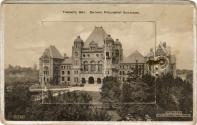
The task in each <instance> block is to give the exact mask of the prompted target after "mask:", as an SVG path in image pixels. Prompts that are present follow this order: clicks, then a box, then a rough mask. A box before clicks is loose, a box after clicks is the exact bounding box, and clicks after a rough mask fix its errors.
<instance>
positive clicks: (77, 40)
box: [74, 36, 83, 43]
mask: <svg viewBox="0 0 197 125" xmlns="http://www.w3.org/2000/svg"><path fill="white" fill-rule="evenodd" d="M74 42H75V43H82V42H83V40H82V39H81V37H80V36H77V38H76V39H75V40H74Z"/></svg>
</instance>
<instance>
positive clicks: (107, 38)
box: [105, 34, 114, 42]
mask: <svg viewBox="0 0 197 125" xmlns="http://www.w3.org/2000/svg"><path fill="white" fill-rule="evenodd" d="M105 40H106V41H112V42H114V40H113V39H112V38H111V35H110V34H108V35H107V37H106V38H105Z"/></svg>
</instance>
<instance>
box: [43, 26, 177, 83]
mask: <svg viewBox="0 0 197 125" xmlns="http://www.w3.org/2000/svg"><path fill="white" fill-rule="evenodd" d="M162 45H163V46H165V45H164V44H162ZM162 52H163V50H161V46H159V47H158V49H157V51H156V53H157V54H158V55H159V54H161V55H164V56H167V57H168V58H169V59H170V67H169V69H168V70H166V72H175V66H176V61H175V59H174V57H172V56H171V55H170V53H168V54H164V53H162ZM150 58H152V55H151V54H149V55H148V56H146V57H144V56H143V55H142V54H141V53H140V52H138V51H137V50H136V51H134V52H133V53H132V54H131V55H130V56H128V57H126V58H123V49H122V44H121V42H120V40H119V39H116V40H114V39H113V38H112V37H111V36H110V35H109V34H107V33H106V32H105V30H104V29H103V28H102V27H95V28H94V30H93V32H92V33H91V34H90V35H89V37H88V38H87V40H86V41H83V40H82V39H81V38H80V36H78V37H77V38H76V39H75V40H74V44H73V46H72V56H71V57H67V55H66V54H64V56H62V55H61V54H60V53H59V51H58V50H57V49H56V48H55V46H50V47H48V48H46V49H45V51H44V53H43V54H42V56H41V57H40V59H39V62H40V66H39V67H40V75H39V76H40V77H39V81H40V83H45V84H47V83H51V84H67V85H76V84H78V85H79V84H84V85H85V84H101V83H102V80H103V78H104V77H106V76H114V77H117V78H119V80H120V81H122V82H124V81H126V79H127V74H128V73H129V72H131V71H133V70H136V69H137V71H138V75H139V76H142V75H143V74H145V73H149V72H148V70H147V68H146V67H147V65H146V61H147V60H148V59H150ZM172 60H173V61H172ZM171 64H172V65H171Z"/></svg>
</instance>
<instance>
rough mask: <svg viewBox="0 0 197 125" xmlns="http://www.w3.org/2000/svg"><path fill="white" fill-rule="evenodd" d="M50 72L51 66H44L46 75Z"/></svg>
mask: <svg viewBox="0 0 197 125" xmlns="http://www.w3.org/2000/svg"><path fill="white" fill-rule="evenodd" d="M48 74H49V67H48V66H44V75H48Z"/></svg>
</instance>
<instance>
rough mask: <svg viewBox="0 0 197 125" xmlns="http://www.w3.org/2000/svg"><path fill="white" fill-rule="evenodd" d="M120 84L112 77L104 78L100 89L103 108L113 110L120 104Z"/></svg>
mask: <svg viewBox="0 0 197 125" xmlns="http://www.w3.org/2000/svg"><path fill="white" fill-rule="evenodd" d="M120 96H121V83H120V82H119V81H118V80H117V78H114V77H105V78H104V79H103V84H102V87H101V101H102V102H103V104H104V106H107V107H110V108H114V107H115V106H117V103H120Z"/></svg>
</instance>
